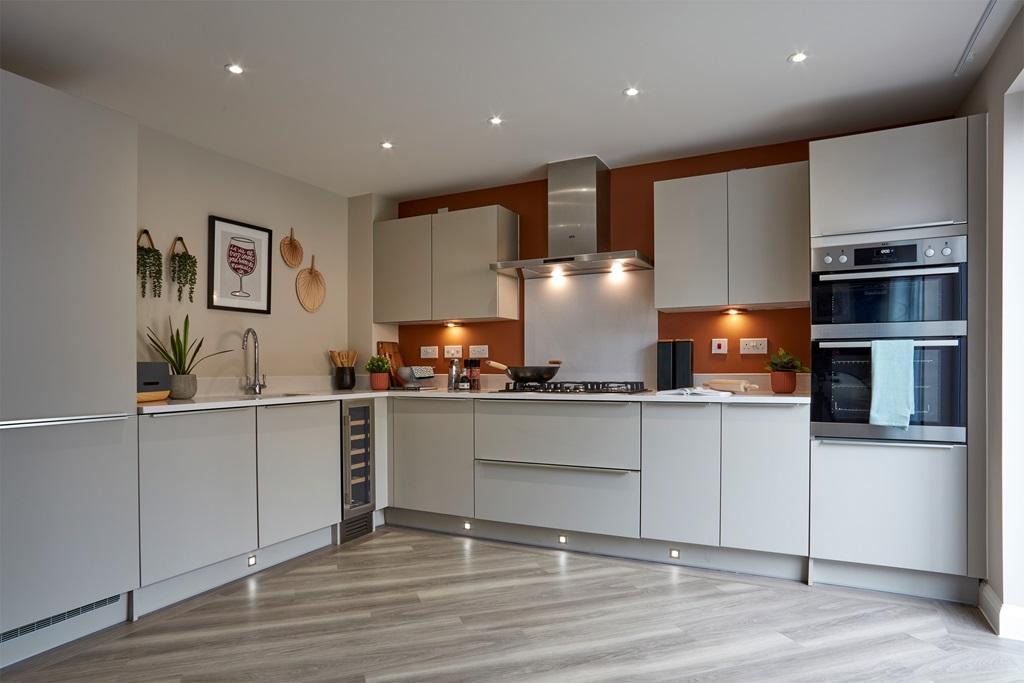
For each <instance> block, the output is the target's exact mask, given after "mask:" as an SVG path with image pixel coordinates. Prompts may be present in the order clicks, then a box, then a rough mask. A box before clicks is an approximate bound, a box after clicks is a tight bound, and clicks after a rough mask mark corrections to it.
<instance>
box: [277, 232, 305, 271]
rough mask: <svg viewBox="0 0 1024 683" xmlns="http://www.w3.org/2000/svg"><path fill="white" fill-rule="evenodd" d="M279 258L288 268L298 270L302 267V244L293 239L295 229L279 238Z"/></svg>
mask: <svg viewBox="0 0 1024 683" xmlns="http://www.w3.org/2000/svg"><path fill="white" fill-rule="evenodd" d="M281 258H282V259H284V263H285V265H286V266H288V267H289V268H298V267H299V266H301V265H302V242H299V241H298V240H297V239H295V228H292V229H291V230H289V231H288V234H287V235H285V236H284V237H283V238H281Z"/></svg>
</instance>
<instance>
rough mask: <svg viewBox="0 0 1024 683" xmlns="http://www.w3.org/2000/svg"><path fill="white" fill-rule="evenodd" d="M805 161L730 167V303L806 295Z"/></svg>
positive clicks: (798, 299) (807, 208)
mask: <svg viewBox="0 0 1024 683" xmlns="http://www.w3.org/2000/svg"><path fill="white" fill-rule="evenodd" d="M808 195H809V186H808V181H807V162H806V161H798V162H796V163H792V164H778V165H776V166H763V167H761V168H748V169H743V170H741V171H731V172H730V173H729V303H730V304H737V305H739V304H742V305H748V306H751V305H753V306H756V305H761V304H784V303H802V302H806V301H810V298H811V293H810V280H811V278H810V270H811V252H810V243H809V239H810V233H809V230H808V225H809V222H810V215H809V214H810V200H809V196H808Z"/></svg>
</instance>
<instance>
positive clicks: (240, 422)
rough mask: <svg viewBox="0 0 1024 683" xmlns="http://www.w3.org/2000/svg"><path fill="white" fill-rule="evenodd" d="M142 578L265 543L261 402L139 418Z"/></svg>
mask: <svg viewBox="0 0 1024 683" xmlns="http://www.w3.org/2000/svg"><path fill="white" fill-rule="evenodd" d="M139 521H140V526H141V537H142V546H141V554H142V585H144V586H145V585H149V584H151V583H154V582H156V581H162V580H163V579H168V578H170V577H172V576H177V575H179V574H183V573H185V572H188V571H191V570H193V569H198V568H200V567H204V566H206V565H208V564H213V563H214V562H219V561H220V560H226V559H228V558H230V557H236V556H238V555H241V554H242V553H245V552H248V551H250V550H253V549H255V548H256V547H257V545H258V539H257V536H256V524H257V521H256V417H255V408H241V409H238V408H236V409H232V410H211V411H207V412H196V413H168V414H164V415H158V416H154V415H147V416H145V417H141V418H139Z"/></svg>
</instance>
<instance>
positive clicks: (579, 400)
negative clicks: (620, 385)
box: [482, 398, 639, 406]
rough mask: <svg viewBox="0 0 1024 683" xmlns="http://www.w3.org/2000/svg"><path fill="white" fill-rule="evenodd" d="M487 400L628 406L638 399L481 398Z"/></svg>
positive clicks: (542, 403) (544, 403) (541, 403)
mask: <svg viewBox="0 0 1024 683" xmlns="http://www.w3.org/2000/svg"><path fill="white" fill-rule="evenodd" d="M482 400H489V401H501V402H503V403H536V404H538V405H551V404H552V403H590V404H594V403H599V404H601V405H604V406H628V405H629V404H631V403H639V401H601V400H596V399H589V400H588V399H585V398H584V399H579V398H572V399H566V398H549V399H546V400H545V399H540V398H494V399H482Z"/></svg>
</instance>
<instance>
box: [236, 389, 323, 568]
mask: <svg viewBox="0 0 1024 683" xmlns="http://www.w3.org/2000/svg"><path fill="white" fill-rule="evenodd" d="M256 444H257V473H258V476H257V481H258V489H257V496H258V501H259V545H260V547H261V548H263V547H266V546H268V545H273V544H274V543H278V542H280V541H284V540H287V539H289V538H294V537H296V536H301V535H302V534H305V533H309V532H311V531H316V530H317V529H323V528H324V527H327V526H330V525H332V524H337V523H338V522H340V521H341V481H342V476H341V405H340V402H338V401H332V402H329V403H293V404H286V405H272V406H260V407H259V408H257V409H256Z"/></svg>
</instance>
